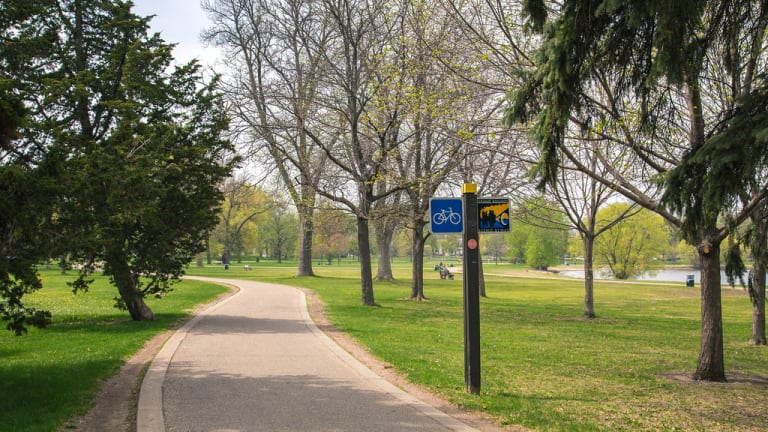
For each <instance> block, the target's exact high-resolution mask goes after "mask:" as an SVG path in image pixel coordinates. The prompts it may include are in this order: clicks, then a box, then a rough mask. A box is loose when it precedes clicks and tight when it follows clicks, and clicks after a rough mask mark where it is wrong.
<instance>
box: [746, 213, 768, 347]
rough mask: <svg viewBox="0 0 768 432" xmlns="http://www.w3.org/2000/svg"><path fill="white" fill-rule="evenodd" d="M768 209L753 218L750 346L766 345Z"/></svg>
mask: <svg viewBox="0 0 768 432" xmlns="http://www.w3.org/2000/svg"><path fill="white" fill-rule="evenodd" d="M765 213H766V208H765V207H763V208H762V209H761V210H760V211H758V212H756V213H755V215H754V216H753V217H752V223H753V224H754V225H755V230H756V232H755V235H754V241H753V242H752V243H753V245H752V254H753V255H754V257H755V262H754V264H753V265H752V279H751V281H750V287H749V299H750V300H751V301H752V335H751V336H750V338H749V344H750V345H766V337H765V272H766V267H768V265H767V264H768V247H767V246H766V239H768V226H766V224H765V223H764V222H763V221H764V220H765V216H766V215H765Z"/></svg>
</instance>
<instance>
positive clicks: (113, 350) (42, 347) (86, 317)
mask: <svg viewBox="0 0 768 432" xmlns="http://www.w3.org/2000/svg"><path fill="white" fill-rule="evenodd" d="M75 273H76V272H74V271H70V272H69V275H67V276H62V275H60V274H59V271H58V270H43V271H41V275H42V278H43V284H44V288H43V289H41V290H39V291H38V292H36V293H34V294H32V295H30V296H29V297H25V300H27V303H28V305H29V306H34V307H37V308H39V309H48V310H50V311H51V312H52V313H53V324H52V325H51V326H49V327H48V328H46V329H44V330H38V329H34V328H31V329H29V333H28V334H27V335H24V336H18V337H17V336H14V335H13V333H11V332H9V331H7V330H5V328H3V329H2V331H0V431H3V432H17V431H24V432H27V431H35V432H36V431H41V432H43V431H46V432H48V431H58V430H66V420H67V419H69V418H71V417H73V416H75V415H81V414H84V413H86V412H87V411H88V409H89V408H90V407H91V406H92V404H93V398H94V396H95V395H96V392H97V391H98V390H99V387H100V384H101V383H102V382H103V380H105V379H107V378H109V377H110V376H112V375H114V374H115V373H116V372H117V371H118V369H119V368H120V366H122V365H123V364H124V363H125V360H126V359H127V358H129V357H130V356H131V355H132V354H134V353H136V352H137V351H138V350H139V349H140V348H141V347H142V346H143V345H144V343H145V342H146V341H147V340H149V339H151V338H152V337H153V336H155V335H157V334H159V333H161V332H163V331H165V330H167V329H168V328H171V327H173V326H175V325H176V324H177V323H178V322H179V321H180V320H182V319H184V318H186V317H188V316H190V315H191V313H192V311H193V309H194V308H195V306H196V305H198V304H201V303H207V302H210V301H212V300H213V299H214V298H216V297H217V296H218V295H219V294H221V293H223V292H225V291H227V289H226V288H224V287H221V286H218V285H212V284H204V283H201V282H196V281H184V282H183V283H182V284H181V285H178V289H176V290H175V291H174V292H172V293H170V294H169V295H168V296H166V297H164V298H163V299H161V300H158V299H155V298H150V299H147V303H148V304H149V306H150V307H151V308H152V310H153V311H154V312H155V315H156V320H155V321H154V322H141V323H138V322H132V321H131V320H130V317H129V316H128V313H127V312H125V311H120V310H117V309H115V308H113V307H112V305H114V303H115V301H114V297H116V296H117V289H116V288H114V287H112V286H111V285H109V282H108V280H107V278H106V277H104V276H99V277H96V280H95V282H94V283H93V286H92V287H91V289H90V291H89V292H88V293H80V294H77V295H75V294H73V293H72V290H71V289H70V288H69V287H68V286H67V285H66V282H67V281H70V280H72V279H74V278H75ZM136 390H137V389H133V388H130V389H126V391H127V392H129V393H130V392H133V391H136Z"/></svg>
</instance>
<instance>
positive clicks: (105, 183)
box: [0, 0, 233, 331]
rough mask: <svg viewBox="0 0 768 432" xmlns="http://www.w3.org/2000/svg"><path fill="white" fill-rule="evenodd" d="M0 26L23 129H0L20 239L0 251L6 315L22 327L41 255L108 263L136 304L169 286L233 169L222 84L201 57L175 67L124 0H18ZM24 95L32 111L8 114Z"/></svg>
mask: <svg viewBox="0 0 768 432" xmlns="http://www.w3.org/2000/svg"><path fill="white" fill-rule="evenodd" d="M6 4H7V5H8V6H7V8H6ZM0 24H3V26H4V27H3V28H2V29H0V32H1V33H0V35H2V39H0V41H1V42H2V45H1V47H0V49H2V52H3V53H5V54H7V55H9V57H8V58H7V59H4V60H3V62H2V66H3V68H2V71H1V73H2V75H0V115H2V116H3V120H2V123H3V124H4V125H6V126H8V125H10V126H13V125H18V124H21V125H22V126H23V127H22V128H21V129H19V131H18V133H14V132H13V131H4V136H11V137H12V138H13V139H12V140H11V141H10V142H9V144H8V145H5V144H4V145H3V146H2V151H3V153H2V154H0V163H2V166H0V174H1V175H0V182H2V184H0V189H2V190H3V191H4V192H7V194H4V195H3V197H2V198H0V204H1V205H0V212H2V218H3V219H2V220H0V223H2V227H3V232H4V233H11V234H8V236H9V239H10V240H12V245H13V252H12V253H5V252H4V253H3V254H2V258H0V260H2V264H0V272H4V273H0V276H2V278H1V280H5V281H6V282H5V283H4V284H3V286H2V289H3V291H2V293H3V298H4V299H6V298H7V299H8V303H3V304H5V305H6V306H5V308H4V309H3V314H5V315H7V314H8V313H10V314H12V315H13V316H14V318H12V321H13V323H16V324H13V326H19V325H23V322H22V321H23V316H24V314H25V313H24V312H23V311H24V308H23V305H21V303H20V295H23V294H24V293H26V292H29V291H30V290H32V289H34V288H35V287H36V280H35V276H34V274H35V271H34V264H35V263H39V262H41V261H42V260H43V259H45V258H49V257H52V256H60V255H65V254H67V255H70V257H71V259H73V260H79V261H82V262H85V263H87V264H88V265H86V267H85V268H86V269H90V268H92V264H93V263H94V262H96V261H100V260H103V261H106V263H105V269H106V271H107V272H108V273H109V274H111V275H112V276H113V277H114V281H115V283H116V284H117V285H118V288H119V290H120V293H121V298H122V300H123V301H125V303H126V304H127V305H128V306H129V308H130V307H132V305H133V304H134V303H135V302H137V301H138V302H140V301H141V299H142V298H143V297H144V296H145V295H147V294H153V293H157V294H162V293H164V292H167V290H168V287H169V281H173V280H175V279H176V278H178V276H179V275H181V273H182V268H183V266H184V265H186V263H188V262H189V259H190V257H191V256H193V255H194V253H196V252H197V251H198V250H200V247H201V244H202V240H203V239H204V238H205V237H206V236H207V231H208V230H210V229H211V228H212V227H213V226H214V225H215V223H216V211H217V210H218V207H219V203H220V201H221V198H222V197H221V194H220V192H219V191H218V189H217V186H218V184H219V182H220V181H221V180H222V179H223V178H224V177H226V176H227V175H228V174H229V172H230V170H231V168H232V164H233V163H232V162H228V161H227V158H228V153H229V152H230V151H231V150H232V146H231V144H230V143H228V142H227V141H225V140H223V139H222V138H221V134H222V132H223V131H225V130H226V129H227V127H228V119H227V116H226V114H225V112H224V108H223V100H222V96H221V95H220V94H219V93H218V92H217V90H216V87H215V86H216V80H211V81H210V82H205V81H204V79H203V75H202V72H201V70H200V67H199V65H197V64H195V63H190V64H187V65H183V66H179V67H173V68H172V67H171V63H172V61H173V57H172V50H171V46H170V45H168V44H166V43H165V42H164V41H162V39H160V38H159V36H157V35H154V36H148V35H147V31H148V25H147V19H146V18H140V17H138V16H136V15H134V14H133V13H132V12H131V4H130V3H125V2H122V1H117V0H105V1H98V2H88V1H83V0H60V1H32V2H28V4H26V5H22V4H21V3H20V2H15V1H12V2H7V3H4V4H3V8H0ZM20 47H22V48H26V50H20ZM19 61H20V62H21V63H20V64H19V63H17V62H19ZM7 83H10V84H7ZM9 94H10V95H11V96H9ZM19 102H21V103H23V105H24V107H25V108H26V111H23V112H19V110H18V109H15V110H14V111H16V112H17V114H19V115H25V117H24V118H23V119H19V118H13V117H12V116H10V115H7V113H8V111H9V109H14V107H15V106H16V105H18V103H19ZM14 104H16V105H14ZM9 107H10V108H9ZM10 126H9V127H10ZM6 208H13V209H14V210H13V212H10V213H9V212H7V211H6V210H5V209H6ZM19 222H21V223H19ZM3 235H6V234H3ZM35 236H38V237H41V238H42V240H38V239H35V238H34V237H35ZM3 244H6V242H3ZM142 275H143V276H145V277H146V279H142V278H141V277H140V276H142ZM86 276H87V275H86V274H84V275H83V277H82V278H81V280H80V281H79V282H76V283H75V285H74V287H75V288H76V289H82V288H84V287H85V286H86V285H87V284H86V283H85V278H86ZM38 285H39V284H38ZM9 296H10V297H9ZM126 297H133V299H132V300H129V299H128V298H126ZM20 311H21V315H19V313H20ZM27 312H29V313H30V314H32V315H34V313H33V311H27ZM131 312H132V315H134V317H136V316H137V315H135V314H134V311H131ZM28 315H29V314H28ZM6 319H8V316H6ZM20 320H21V321H20ZM22 331H23V330H22Z"/></svg>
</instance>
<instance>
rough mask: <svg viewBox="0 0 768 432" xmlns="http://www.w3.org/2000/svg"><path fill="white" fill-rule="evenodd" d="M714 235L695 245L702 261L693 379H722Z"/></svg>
mask: <svg viewBox="0 0 768 432" xmlns="http://www.w3.org/2000/svg"><path fill="white" fill-rule="evenodd" d="M713 237H714V236H711V235H706V234H705V235H703V236H702V241H701V243H700V244H699V246H698V247H697V249H698V252H699V259H700V260H701V351H700V352H699V360H698V366H697V367H696V372H695V373H694V375H693V379H694V380H697V381H717V382H725V381H726V379H725V364H724V360H723V315H722V304H721V282H720V241H719V240H715V239H713Z"/></svg>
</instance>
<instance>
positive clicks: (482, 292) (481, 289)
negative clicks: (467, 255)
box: [477, 242, 488, 297]
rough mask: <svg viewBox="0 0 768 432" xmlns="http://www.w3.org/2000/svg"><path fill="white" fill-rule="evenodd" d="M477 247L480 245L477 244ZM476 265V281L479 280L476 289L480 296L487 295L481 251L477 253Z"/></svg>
mask: <svg viewBox="0 0 768 432" xmlns="http://www.w3.org/2000/svg"><path fill="white" fill-rule="evenodd" d="M478 243H479V242H478ZM478 247H480V246H478ZM477 265H478V271H479V272H480V273H479V274H478V275H477V277H478V281H479V283H478V285H477V289H478V292H479V295H480V297H488V296H487V295H485V270H484V269H483V254H482V253H479V254H477Z"/></svg>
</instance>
